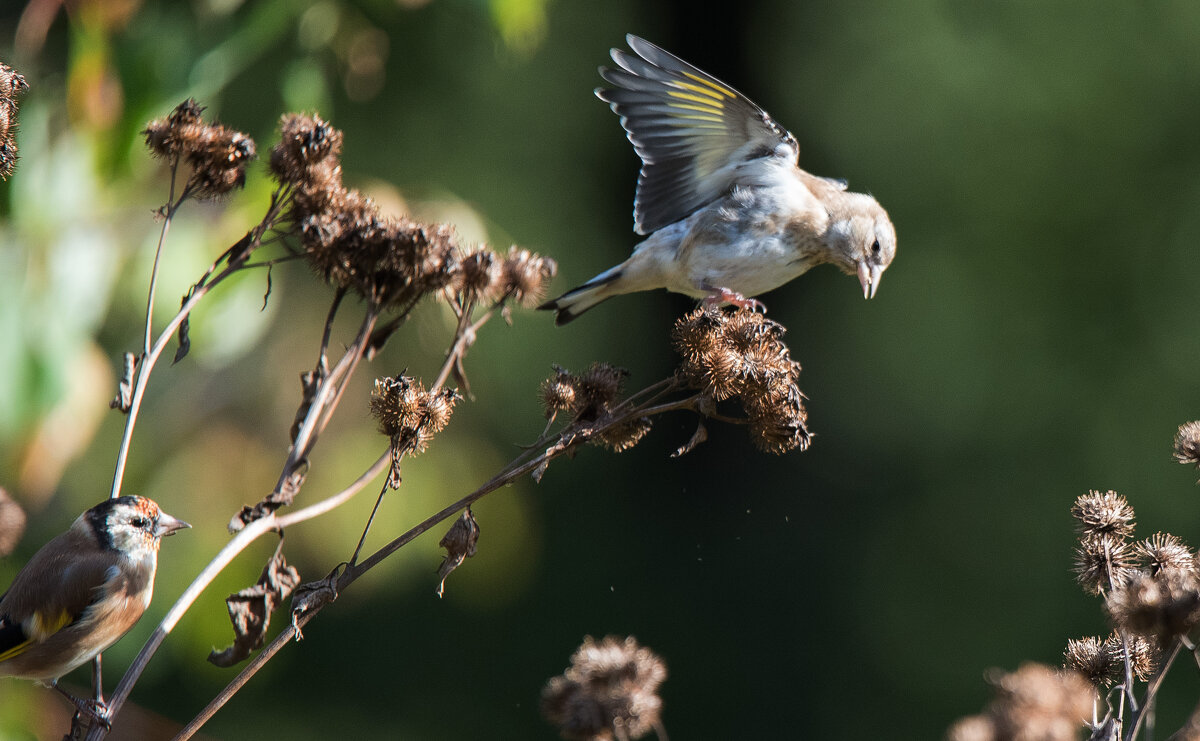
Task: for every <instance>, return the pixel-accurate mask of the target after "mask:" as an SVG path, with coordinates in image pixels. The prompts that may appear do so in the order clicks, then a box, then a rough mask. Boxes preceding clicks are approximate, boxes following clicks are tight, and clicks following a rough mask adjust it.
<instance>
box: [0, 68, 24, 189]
mask: <svg viewBox="0 0 1200 741" xmlns="http://www.w3.org/2000/svg"><path fill="white" fill-rule="evenodd" d="M28 89H29V84H28V83H27V82H25V78H24V77H23V76H21V74H20V73H19V72H17V71H16V70H15V69H13V68H12V67H9V66H8V65H7V64H4V63H3V62H0V180H7V179H8V176H9V175H12V173H13V169H14V168H16V166H17V95H19V94H20V93H23V92H25V91H26V90H28Z"/></svg>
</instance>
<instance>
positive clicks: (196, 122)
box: [142, 98, 204, 159]
mask: <svg viewBox="0 0 1200 741" xmlns="http://www.w3.org/2000/svg"><path fill="white" fill-rule="evenodd" d="M203 113H204V107H203V106H201V105H200V104H199V103H197V102H196V101H195V100H194V99H192V98H188V99H187V100H185V101H183V102H182V103H180V104H179V105H177V106H175V110H173V111H171V113H170V114H168V115H167V116H166V117H165V118H156V119H154V120H153V121H151V122H150V123H148V124H146V128H145V129H144V130H143V131H142V134H143V135H144V136H145V137H146V146H147V147H148V148H149V149H150V152H151V154H153V155H155V156H156V157H165V158H168V159H171V158H173V157H176V156H177V155H180V154H182V153H183V151H184V143H185V141H188V140H191V139H194V138H195V137H196V135H197V133H196V129H197V128H199V127H200V126H201V121H200V116H201V114H203Z"/></svg>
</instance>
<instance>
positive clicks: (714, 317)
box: [671, 307, 728, 360]
mask: <svg viewBox="0 0 1200 741" xmlns="http://www.w3.org/2000/svg"><path fill="white" fill-rule="evenodd" d="M727 321H728V320H727V318H726V315H725V313H724V312H722V311H721V310H720V309H717V308H716V307H702V308H698V309H696V310H695V311H692V312H690V313H688V314H685V315H683V316H682V317H680V318H679V320H678V321H676V322H675V326H674V328H672V330H671V341H672V343H673V344H674V345H675V350H676V352H678V353H679V354H680V355H682V356H683V357H684V360H695V359H697V358H699V357H700V356H701V355H703V354H704V353H706V352H708V351H710V350H711V349H712V348H713V346H714V345H715V344H717V343H719V342H720V341H721V332H722V330H723V329H724V327H725V324H726V322H727Z"/></svg>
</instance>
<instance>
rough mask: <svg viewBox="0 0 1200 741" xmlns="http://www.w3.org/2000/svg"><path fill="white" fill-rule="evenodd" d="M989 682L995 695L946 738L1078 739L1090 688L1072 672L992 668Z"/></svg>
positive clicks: (1087, 715) (1089, 704)
mask: <svg viewBox="0 0 1200 741" xmlns="http://www.w3.org/2000/svg"><path fill="white" fill-rule="evenodd" d="M989 681H990V682H991V684H992V686H993V689H994V692H995V697H994V699H993V700H992V701H991V703H990V704H989V705H988V707H987V709H986V711H985V712H984V714H983V715H981V716H972V717H971V718H966V719H963V720H962V721H959V723H957V724H955V725H954V726H953V727H952V728H951V733H950V734H948V735H947V738H950V739H953V740H954V741H976V740H978V741H984V740H986V739H996V741H1001V740H1010V739H1037V740H1038V741H1068V740H1070V741H1078V735H1079V733H1078V732H1079V729H1080V728H1081V727H1082V726H1083V725H1084V723H1086V722H1087V721H1088V720H1090V719H1091V715H1092V702H1093V700H1094V698H1095V696H1096V695H1095V691H1094V690H1093V689H1092V687H1091V686H1090V685H1089V684H1088V683H1087V681H1086V680H1085V679H1084V678H1083V677H1082V676H1080V675H1079V674H1076V673H1075V672H1070V671H1062V670H1056V669H1051V668H1050V667H1048V666H1043V665H1041V664H1032V663H1030V664H1023V665H1022V666H1021V667H1020V668H1019V669H1017V671H1015V672H1012V673H1002V672H994V673H993V676H992V677H991V678H990V679H989Z"/></svg>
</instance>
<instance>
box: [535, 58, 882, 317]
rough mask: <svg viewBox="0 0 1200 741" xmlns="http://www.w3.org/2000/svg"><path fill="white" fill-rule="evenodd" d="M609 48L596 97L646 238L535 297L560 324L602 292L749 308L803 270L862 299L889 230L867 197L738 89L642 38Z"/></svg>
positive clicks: (868, 293)
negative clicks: (813, 169)
mask: <svg viewBox="0 0 1200 741" xmlns="http://www.w3.org/2000/svg"><path fill="white" fill-rule="evenodd" d="M626 41H627V42H628V43H629V47H630V48H631V49H632V50H633V51H634V54H630V53H628V52H626V51H624V50H622V49H613V50H612V58H613V61H614V62H616V63H617V65H618V67H619V69H609V68H607V67H601V68H600V76H601V77H602V78H604V80H605V81H606V82H608V83H609V84H611V85H613V86H614V87H612V88H600V89H597V90H596V95H597V97H599V98H600V99H601V100H603V101H605V102H607V103H609V105H610V106H611V107H612V109H613V111H614V112H616V114H617V115H618V116H620V117H621V125H622V126H623V127H624V128H625V131H626V132H628V134H629V140H630V141H631V142H633V147H634V149H635V150H636V151H637V153H638V155H639V156H640V157H641V159H642V169H641V174H640V175H639V177H638V186H637V194H636V196H635V198H634V202H633V219H634V229H635V230H636V231H637V233H638V234H649V235H650V236H649V237H648V238H646V239H645V240H644V241H642V242H641V244H639V245H638V246H637V247H636V248H635V249H634V252H633V255H632V256H631V257H630V258H629V259H628V260H626V261H625V262H623V263H621V264H620V265H617V266H616V267H614V268H610V269H609V270H606V271H604V272H603V273H601V274H599V275H597V276H596V277H595V278H592V279H591V280H590V281H588V282H587V283H584V284H583V285H581V286H579V287H578V288H574V289H572V290H570V291H567V292H566V293H565V294H563V295H562V296H559V297H558V298H556V299H554V300H553V301H547V302H546V303H544V304H542V305H541V306H540V307H538V308H541V309H549V310H553V311H556V312H558V315H557V317H556V318H555V323H556V324H565V323H567V322H569V321H571V320H572V319H574V318H575V317H577V316H579V315H580V314H582V313H583V312H585V311H587V310H588V309H590V308H592V307H593V306H595V305H596V304H598V303H600V302H601V301H604V300H605V299H608V298H611V297H613V296H616V295H619V294H622V293H632V292H634V291H648V290H651V289H655V288H666V289H667V290H669V291H675V292H676V293H682V294H686V295H688V296H693V297H695V298H700V299H704V301H705V302H707V303H712V304H722V303H729V304H734V305H737V306H741V307H749V308H763V306H762V304H761V303H760V302H759V301H756V300H755V299H754V298H753V296H756V295H758V294H761V293H764V292H766V291H769V290H771V289H773V288H777V287H778V286H781V285H783V284H784V283H787V282H788V281H790V280H792V279H793V278H795V277H797V276H799V275H800V274H802V273H804V272H805V271H807V270H808V269H809V268H811V267H813V266H814V265H819V264H821V263H832V264H833V265H836V266H837V267H838V268H840V269H841V270H842V271H843V272H845V273H847V274H851V275H853V274H857V275H858V280H859V282H860V283H861V284H862V289H863V297H864V298H871V297H873V296H874V295H875V291H876V290H877V289H878V288H879V280H880V278H882V277H883V271H884V270H886V269H887V266H888V265H889V264H891V262H892V258H894V257H895V256H896V230H895V228H894V227H893V226H892V222H891V220H890V219H889V218H888V215H887V212H886V211H884V210H883V207H882V206H880V205H879V202H878V201H876V200H875V199H874V198H873V197H871V196H869V195H866V194H863V193H851V192H850V191H849V190H847V189H846V183H845V182H844V181H841V180H834V179H831V178H824V177H819V176H817V175H811V174H809V173H807V172H805V171H804V170H802V169H800V167H799V164H798V162H799V155H800V146H799V145H798V144H797V143H796V139H795V137H793V136H792V135H791V133H789V132H788V131H787V130H786V129H784V128H783V127H782V126H780V125H779V124H778V123H776V122H775V120H774V119H773V118H771V117H770V116H769V115H767V113H766V111H764V110H762V109H761V108H759V107H758V106H757V105H755V104H754V103H753V102H751V101H750V99H749V98H747V97H746V96H744V95H742V94H741V93H739V92H738V91H736V90H734V89H733V88H732V87H730V86H729V85H726V84H725V83H723V82H721V81H720V80H718V79H716V78H715V77H712V76H711V75H708V74H706V73H705V72H702V71H700V70H699V69H697V68H695V67H693V66H692V65H690V64H688V63H687V62H685V61H683V60H682V59H680V58H679V57H676V56H675V55H673V54H671V53H669V52H667V51H664V50H663V49H660V48H659V47H657V46H655V45H654V44H651V43H650V42H649V41H646V40H645V39H641V38H638V37H637V36H634V35H632V34H630V35H629V36H627V37H626Z"/></svg>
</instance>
